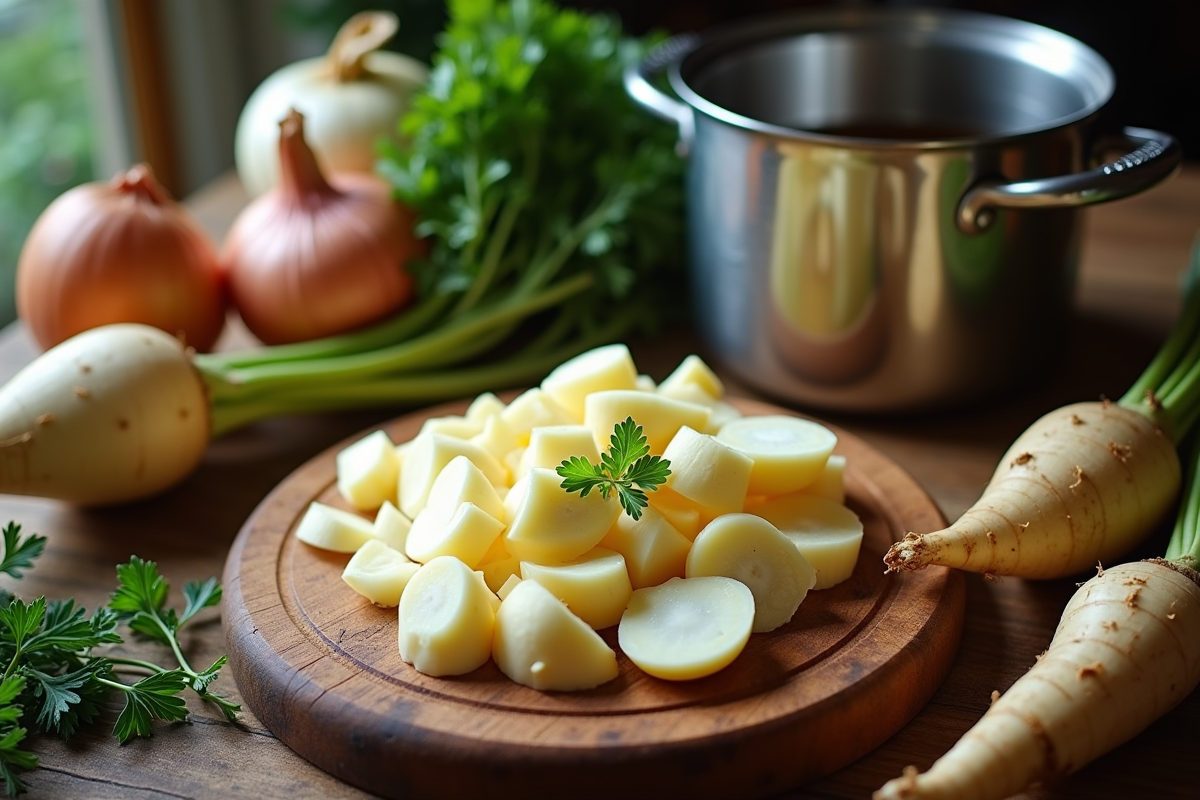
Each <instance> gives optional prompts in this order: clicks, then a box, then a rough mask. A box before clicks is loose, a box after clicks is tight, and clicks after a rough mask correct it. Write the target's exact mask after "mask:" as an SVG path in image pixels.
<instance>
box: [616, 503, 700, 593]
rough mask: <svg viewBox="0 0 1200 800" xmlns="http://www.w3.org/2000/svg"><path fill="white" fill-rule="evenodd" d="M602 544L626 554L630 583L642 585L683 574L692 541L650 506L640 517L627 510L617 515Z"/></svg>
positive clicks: (634, 586)
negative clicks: (630, 513) (626, 512)
mask: <svg viewBox="0 0 1200 800" xmlns="http://www.w3.org/2000/svg"><path fill="white" fill-rule="evenodd" d="M600 546H601V547H603V548H607V549H609V550H614V551H616V552H618V553H620V554H621V555H622V556H624V558H625V570H626V572H628V573H629V582H630V585H631V586H632V587H633V588H634V589H642V588H645V587H647V586H657V585H658V584H660V583H663V582H664V581H666V580H669V579H670V578H682V577H683V576H684V569H685V566H686V565H687V556H688V551H690V550H691V549H692V542H691V540H690V539H688V538H687V537H686V536H684V535H683V534H682V533H680V532H679V531H678V530H676V528H675V526H673V525H672V524H671V523H670V522H669V521H668V520H667V518H666V517H665V516H664V515H663V514H660V513H659V512H658V511H656V510H655V509H654V507H653V506H651V507H649V508H646V509H643V511H642V516H641V517H639V518H638V519H637V520H635V519H633V518H632V517H630V516H629V515H628V514H622V515H621V516H619V517H617V521H616V523H614V524H613V526H612V527H611V528H609V530H608V533H606V534H604V538H603V539H601V540H600Z"/></svg>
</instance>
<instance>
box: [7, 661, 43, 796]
mask: <svg viewBox="0 0 1200 800" xmlns="http://www.w3.org/2000/svg"><path fill="white" fill-rule="evenodd" d="M24 691H25V678H24V677H23V676H21V675H11V676H8V677H5V678H4V679H3V680H2V681H0V775H3V776H4V789H5V791H6V792H7V793H8V796H9V797H15V796H16V795H18V794H21V793H22V792H24V791H26V787H25V783H24V782H23V781H22V780H21V778H20V776H19V775H17V771H18V770H31V769H37V765H38V759H37V756H36V755H34V754H33V753H31V752H29V751H28V750H22V749H20V745H21V743H22V742H23V741H24V740H25V729H24V728H22V727H21V726H20V724H19V723H20V720H21V711H22V708H21V706H20V705H18V704H17V703H16V700H17V698H18V697H19V696H20V695H21V693H22V692H24Z"/></svg>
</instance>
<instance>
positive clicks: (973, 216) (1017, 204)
mask: <svg viewBox="0 0 1200 800" xmlns="http://www.w3.org/2000/svg"><path fill="white" fill-rule="evenodd" d="M1124 134H1125V138H1126V139H1127V140H1129V144H1130V146H1134V145H1136V149H1134V150H1132V151H1131V152H1129V153H1128V154H1127V155H1124V156H1121V157H1120V158H1118V159H1117V160H1116V161H1112V162H1110V163H1107V164H1104V165H1103V166H1100V167H1097V168H1096V169H1093V170H1089V171H1087V172H1077V173H1074V174H1071V175H1060V176H1056V177H1053V178H1042V179H1039V180H1035V181H1020V182H1018V183H1004V182H1002V181H983V182H981V183H977V184H976V185H974V186H972V187H971V188H970V189H969V190H967V192H966V194H964V195H963V198H962V200H960V201H959V204H958V220H957V221H958V228H959V230H961V231H962V232H963V233H966V234H976V233H982V232H983V231H985V230H987V229H988V228H989V227H991V226H992V224H993V223H994V222H995V221H996V212H995V209H996V208H997V207H1000V208H1063V207H1070V206H1083V205H1091V204H1092V203H1105V202H1108V201H1109V200H1119V199H1120V198H1122V197H1128V196H1129V195H1131V194H1137V193H1138V192H1141V191H1144V190H1145V189H1149V188H1150V187H1151V186H1154V185H1155V184H1156V183H1158V182H1159V181H1162V180H1164V179H1166V178H1168V177H1170V176H1171V174H1172V173H1174V172H1175V170H1177V169H1178V168H1179V165H1180V163H1181V162H1182V161H1183V148H1181V147H1180V145H1179V142H1177V141H1176V140H1175V137H1173V136H1171V135H1170V134H1166V133H1160V132H1159V131H1153V130H1149V129H1147V128H1126V129H1125V130H1124Z"/></svg>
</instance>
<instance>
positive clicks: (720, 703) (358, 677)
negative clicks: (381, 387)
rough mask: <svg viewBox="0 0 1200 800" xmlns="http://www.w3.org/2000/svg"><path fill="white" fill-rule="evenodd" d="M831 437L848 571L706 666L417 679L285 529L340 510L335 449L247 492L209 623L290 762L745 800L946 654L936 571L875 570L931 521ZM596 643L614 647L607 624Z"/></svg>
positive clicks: (561, 791) (335, 567) (455, 789)
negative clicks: (612, 675) (546, 689)
mask: <svg viewBox="0 0 1200 800" xmlns="http://www.w3.org/2000/svg"><path fill="white" fill-rule="evenodd" d="M735 404H736V405H738V406H739V408H740V409H741V410H742V411H743V412H744V413H746V414H766V413H771V414H788V413H791V412H789V411H786V410H784V409H781V408H777V407H775V406H770V405H767V404H764V403H758V402H753V401H741V400H738V401H735ZM464 409H465V403H463V404H455V405H446V406H440V407H437V408H433V409H429V410H426V411H424V412H421V413H418V414H413V415H409V416H405V417H401V418H399V419H396V420H394V421H393V422H391V423H389V424H387V425H385V426H383V427H384V429H385V430H387V432H388V433H389V435H391V437H392V439H393V441H396V442H402V441H406V440H408V439H410V438H412V436H414V435H415V434H416V432H417V431H418V429H419V428H420V426H421V423H422V422H423V421H424V420H425V419H426V418H428V417H430V416H440V415H443V414H450V413H462V411H463V410H464ZM835 431H836V432H837V433H838V437H839V440H838V448H837V452H840V453H842V454H844V455H845V456H846V459H847V468H846V491H847V504H848V505H849V506H850V507H851V508H852V509H853V510H854V511H855V512H857V513H858V515H859V516H860V517H861V518H862V521H863V524H864V527H865V536H864V540H863V546H862V552H861V555H860V557H859V561H858V566H857V568H856V570H855V572H854V575H853V576H852V577H851V578H850V579H849V580H847V581H846V582H844V583H842V584H840V585H838V586H836V587H834V588H832V589H826V590H823V591H818V592H812V593H810V594H809V596H808V598H807V599H805V601H804V602H803V604H802V605H801V606H800V608H799V610H798V611H797V612H796V615H795V617H794V618H793V619H792V621H791V622H790V623H788V624H787V625H785V626H783V627H782V628H780V629H778V630H775V631H773V632H771V633H767V634H753V635H752V636H751V638H750V642H749V644H748V645H747V646H746V648H745V650H744V651H743V652H742V654H741V655H740V656H739V657H738V658H737V660H735V661H734V663H733V664H731V665H730V666H729V667H726V668H725V669H724V670H722V671H720V672H718V673H717V674H715V675H712V676H710V677H707V678H703V679H700V680H695V681H687V682H669V681H663V680H659V679H656V678H652V677H650V676H648V675H646V674H644V673H642V672H641V671H640V670H638V669H637V668H636V667H635V666H633V665H632V664H631V663H630V662H629V661H628V660H627V659H625V658H624V656H622V655H620V652H619V650H618V660H619V664H620V675H619V676H618V677H617V678H616V679H615V680H613V681H610V682H609V683H607V684H604V685H603V686H600V687H599V688H596V689H593V690H590V691H585V692H553V693H543V692H538V691H535V690H533V689H529V688H526V687H524V686H520V685H518V684H515V683H513V682H512V681H510V680H508V679H507V678H506V677H505V676H504V675H503V674H502V673H501V672H500V671H499V669H498V668H497V667H496V666H495V664H494V663H488V664H487V665H485V666H483V667H481V668H479V669H477V670H475V671H474V672H472V673H470V674H468V675H464V676H461V677H456V678H433V677H429V676H426V675H422V674H420V673H418V672H416V671H415V670H414V669H412V668H411V667H410V666H409V665H407V664H405V663H404V662H403V661H401V660H400V655H399V652H398V648H397V622H396V610H395V609H384V608H378V607H375V606H373V605H371V604H369V603H367V602H366V601H365V600H364V599H363V598H361V597H360V596H359V595H357V594H355V593H354V592H353V591H352V590H351V589H350V588H349V587H348V586H346V585H345V584H344V583H343V582H342V580H341V572H342V569H343V567H344V566H345V564H346V561H347V560H348V559H349V556H345V555H337V554H332V553H327V552H324V551H320V550H317V549H315V548H312V547H309V546H308V545H306V544H303V543H301V542H299V541H298V540H297V539H296V538H295V537H294V536H293V535H291V534H292V532H293V530H294V528H295V526H296V523H297V522H298V521H299V519H300V517H301V515H302V514H303V513H304V511H305V509H306V508H307V507H308V504H309V503H310V502H312V501H314V500H319V501H321V502H324V503H329V504H331V505H335V506H340V507H343V508H348V506H346V504H345V503H344V502H343V501H342V500H341V499H340V497H339V496H338V493H337V489H336V486H335V477H336V476H335V455H336V453H337V451H338V450H339V449H340V448H341V447H342V446H344V444H348V443H349V442H346V443H343V445H339V446H336V447H333V448H331V449H329V450H327V451H326V452H324V453H322V454H321V455H319V456H317V457H316V458H314V459H313V460H312V461H310V462H309V463H307V464H305V465H304V466H303V467H301V468H300V469H298V470H297V471H296V472H294V473H293V474H292V475H291V476H290V477H288V478H287V479H286V480H285V481H284V482H283V483H281V484H280V485H279V486H278V487H277V488H276V489H275V490H274V491H273V492H272V493H271V494H270V495H269V496H268V497H267V498H266V499H265V500H264V501H263V502H262V504H261V505H260V506H259V507H258V509H257V510H256V511H255V512H254V514H253V515H252V516H251V518H250V519H249V520H248V521H247V522H246V525H245V526H244V528H243V529H242V531H241V532H240V534H239V535H238V538H237V541H236V542H235V543H234V546H233V549H232V550H231V551H230V554H229V560H228V562H227V564H226V567H225V575H224V582H225V601H224V610H223V616H224V624H225V632H226V637H227V647H228V653H229V658H230V664H231V667H232V669H233V672H234V675H235V677H236V679H237V683H238V687H239V689H240V690H241V693H242V695H243V697H244V699H245V701H246V703H247V704H248V705H249V707H250V708H251V709H252V710H253V711H254V713H255V714H256V715H257V716H258V717H259V719H261V720H262V721H263V723H264V724H266V726H267V727H268V728H270V729H271V731H272V732H273V733H274V734H275V735H276V736H278V737H279V738H280V739H281V740H283V741H284V742H285V743H287V744H288V745H289V746H290V747H291V748H292V749H293V750H295V751H296V752H297V753H299V754H300V755H301V756H303V757H304V758H306V759H308V760H309V761H311V762H313V763H314V764H316V765H317V766H319V767H321V768H322V769H324V770H326V771H327V772H329V773H332V774H333V775H335V776H337V777H338V778H340V779H342V780H345V781H347V782H348V783H351V784H354V785H356V786H359V787H361V788H363V789H365V790H367V791H370V792H373V793H376V794H378V795H381V796H385V797H405V798H411V797H438V798H440V797H517V796H519V797H521V798H523V800H536V799H537V798H559V797H563V796H572V797H576V798H585V797H597V798H600V797H603V798H606V799H607V800H611V798H613V797H614V796H615V797H620V796H622V795H626V796H628V795H630V794H631V793H632V795H634V796H639V797H643V796H650V795H655V796H663V797H666V796H673V795H682V796H684V797H689V798H700V797H724V798H727V797H756V796H757V797H761V796H767V795H771V794H775V793H778V792H780V791H782V790H784V789H786V788H789V787H792V786H796V785H798V784H801V783H803V782H805V781H809V780H812V779H815V778H818V777H821V776H823V775H826V774H828V773H830V772H833V771H834V770H837V769H839V768H841V767H843V766H845V765H847V764H849V763H850V762H852V761H854V760H855V759H857V758H859V757H860V756H862V755H865V754H866V753H868V752H869V751H871V750H872V749H874V748H875V747H877V746H878V745H879V744H881V743H882V742H883V741H884V740H885V739H887V738H888V737H889V736H891V735H892V734H893V733H895V732H896V731H897V730H899V729H900V728H901V727H902V726H903V725H904V724H905V723H906V722H907V721H908V720H909V719H911V718H912V716H913V715H915V714H916V712H917V711H918V710H919V709H920V708H921V707H922V706H923V705H924V704H925V702H926V701H927V700H928V699H929V697H930V696H931V695H932V694H933V692H934V690H935V689H936V688H937V686H938V685H939V684H940V683H941V681H942V679H943V677H945V675H946V673H947V671H948V670H949V668H950V664H951V662H952V661H953V658H954V655H955V652H956V650H957V647H958V640H959V635H960V633H961V629H962V619H963V610H964V594H965V592H964V582H963V580H962V578H961V576H960V575H958V574H957V573H954V572H951V571H949V570H945V569H941V568H931V569H927V570H924V571H922V572H915V573H905V574H895V575H885V574H884V573H883V562H882V559H883V554H884V552H885V551H886V550H887V547H888V545H890V544H891V543H892V542H893V541H895V540H897V539H898V538H900V537H901V536H903V535H904V533H905V532H906V531H908V530H934V529H937V528H940V527H942V526H943V524H944V523H943V520H942V518H941V515H940V513H939V512H938V510H937V507H936V506H935V505H934V503H933V501H932V500H930V499H929V497H928V496H927V495H926V494H925V493H924V491H922V490H921V488H920V486H918V485H917V483H916V482H915V481H914V480H913V479H912V478H911V477H909V476H908V475H907V474H906V473H905V472H904V471H903V470H901V469H900V468H899V467H898V466H897V465H896V464H895V463H893V462H892V461H890V460H889V459H887V458H886V457H885V456H883V455H881V454H880V453H878V452H877V451H875V450H873V449H872V448H871V447H869V446H868V445H867V444H865V443H864V442H863V441H861V440H859V439H857V438H855V437H854V436H852V435H850V434H847V433H846V432H844V431H840V430H837V429H836V428H835ZM364 433H366V432H364ZM355 438H357V437H355ZM601 635H602V636H603V637H604V638H605V640H606V641H607V642H608V643H609V644H610V645H611V646H613V648H614V649H617V648H616V628H615V627H614V628H610V629H608V630H606V631H602V632H601Z"/></svg>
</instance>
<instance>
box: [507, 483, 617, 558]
mask: <svg viewBox="0 0 1200 800" xmlns="http://www.w3.org/2000/svg"><path fill="white" fill-rule="evenodd" d="M525 481H526V485H525V490H524V493H523V495H522V497H521V502H520V506H519V507H518V509H517V513H516V515H515V516H513V518H512V519H511V520H510V521H509V525H508V532H507V533H506V534H505V538H506V541H505V545H506V546H507V547H508V551H509V552H510V553H512V554H513V555H514V556H516V557H517V558H520V559H521V560H523V561H534V562H537V563H539V564H552V563H554V562H562V561H570V560H571V559H573V558H578V557H579V556H581V555H583V554H584V553H586V552H587V551H588V550H591V549H592V548H593V547H595V546H596V545H597V544H599V543H600V540H601V539H603V538H604V534H605V533H607V532H608V529H609V528H611V527H612V524H613V523H614V522H616V519H617V516H618V515H619V514H620V513H621V503H620V502H619V501H618V500H617V498H616V496H615V495H610V496H609V497H603V496H602V495H601V494H600V492H591V493H590V494H588V496H587V497H580V496H579V495H577V494H570V493H568V492H567V490H566V489H563V488H562V486H561V484H562V478H560V477H559V476H558V473H556V472H555V471H554V470H551V469H533V470H530V471H529V475H528V477H527V478H526V479H525ZM513 491H514V492H515V491H516V489H515V488H514V490H513ZM510 494H511V493H510Z"/></svg>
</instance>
